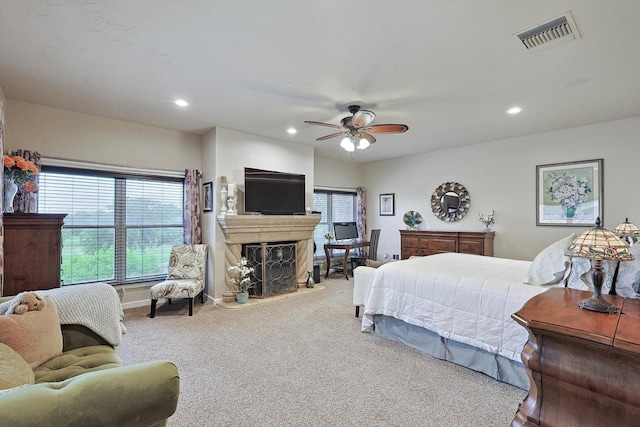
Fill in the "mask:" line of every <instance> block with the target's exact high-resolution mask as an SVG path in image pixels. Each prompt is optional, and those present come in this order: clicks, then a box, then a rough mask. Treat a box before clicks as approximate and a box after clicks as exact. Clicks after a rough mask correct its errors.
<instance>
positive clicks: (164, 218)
mask: <svg viewBox="0 0 640 427" xmlns="http://www.w3.org/2000/svg"><path fill="white" fill-rule="evenodd" d="M109 175H110V173H109V172H105V171H93V172H92V171H87V170H77V171H74V170H71V169H68V168H64V169H56V168H47V167H46V166H45V167H43V171H42V172H41V173H40V174H39V186H40V188H39V200H38V211H39V212H40V213H66V214H67V217H66V218H65V223H64V226H63V228H62V244H63V249H62V272H61V279H62V283H63V284H65V285H69V284H76V283H86V282H95V281H104V282H110V283H117V284H120V283H128V282H139V281H145V280H157V279H160V278H163V277H165V276H166V272H167V265H168V260H169V253H170V251H171V246H173V245H175V244H181V243H182V242H183V227H182V218H183V186H184V183H183V181H182V180H176V179H171V178H166V177H164V178H158V177H140V176H135V175H123V174H122V173H114V174H111V175H112V176H109Z"/></svg>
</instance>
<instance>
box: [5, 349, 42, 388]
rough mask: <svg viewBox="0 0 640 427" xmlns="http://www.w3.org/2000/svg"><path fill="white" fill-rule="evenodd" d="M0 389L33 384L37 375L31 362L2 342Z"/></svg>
mask: <svg viewBox="0 0 640 427" xmlns="http://www.w3.org/2000/svg"><path fill="white" fill-rule="evenodd" d="M0 372H2V375H0V390H6V389H10V388H14V387H20V386H22V385H25V384H33V383H34V382H35V376H34V374H33V369H31V367H30V366H29V364H28V363H27V362H26V361H25V360H24V359H23V358H22V356H20V355H19V354H18V353H16V352H15V350H13V349H12V348H11V347H9V346H8V345H6V344H2V343H0Z"/></svg>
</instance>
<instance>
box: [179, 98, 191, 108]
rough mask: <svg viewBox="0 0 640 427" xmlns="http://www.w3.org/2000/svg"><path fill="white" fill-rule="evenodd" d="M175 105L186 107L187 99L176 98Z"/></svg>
mask: <svg viewBox="0 0 640 427" xmlns="http://www.w3.org/2000/svg"><path fill="white" fill-rule="evenodd" d="M176 105H177V106H178V107H186V106H188V105H189V103H188V102H187V101H185V100H184V99H176Z"/></svg>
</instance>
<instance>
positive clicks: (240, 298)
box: [236, 292, 249, 304]
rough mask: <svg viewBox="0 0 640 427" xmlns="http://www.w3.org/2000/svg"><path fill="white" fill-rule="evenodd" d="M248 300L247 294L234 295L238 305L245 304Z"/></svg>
mask: <svg viewBox="0 0 640 427" xmlns="http://www.w3.org/2000/svg"><path fill="white" fill-rule="evenodd" d="M248 298H249V292H238V293H236V301H237V302H238V304H244V303H246V302H247V299H248Z"/></svg>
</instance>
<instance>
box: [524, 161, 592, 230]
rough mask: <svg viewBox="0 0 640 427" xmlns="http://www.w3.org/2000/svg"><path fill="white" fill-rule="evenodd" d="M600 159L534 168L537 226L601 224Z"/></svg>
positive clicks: (588, 225)
mask: <svg viewBox="0 0 640 427" xmlns="http://www.w3.org/2000/svg"><path fill="white" fill-rule="evenodd" d="M602 163H603V161H602V159H596V160H583V161H579V162H571V163H555V164H550V165H539V166H536V204H537V209H538V210H537V212H536V225H562V226H577V227H590V226H595V224H596V218H598V217H599V218H600V223H601V224H604V218H603V214H604V212H603V206H602V201H603V194H602V188H603V183H602V177H603V171H602Z"/></svg>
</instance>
